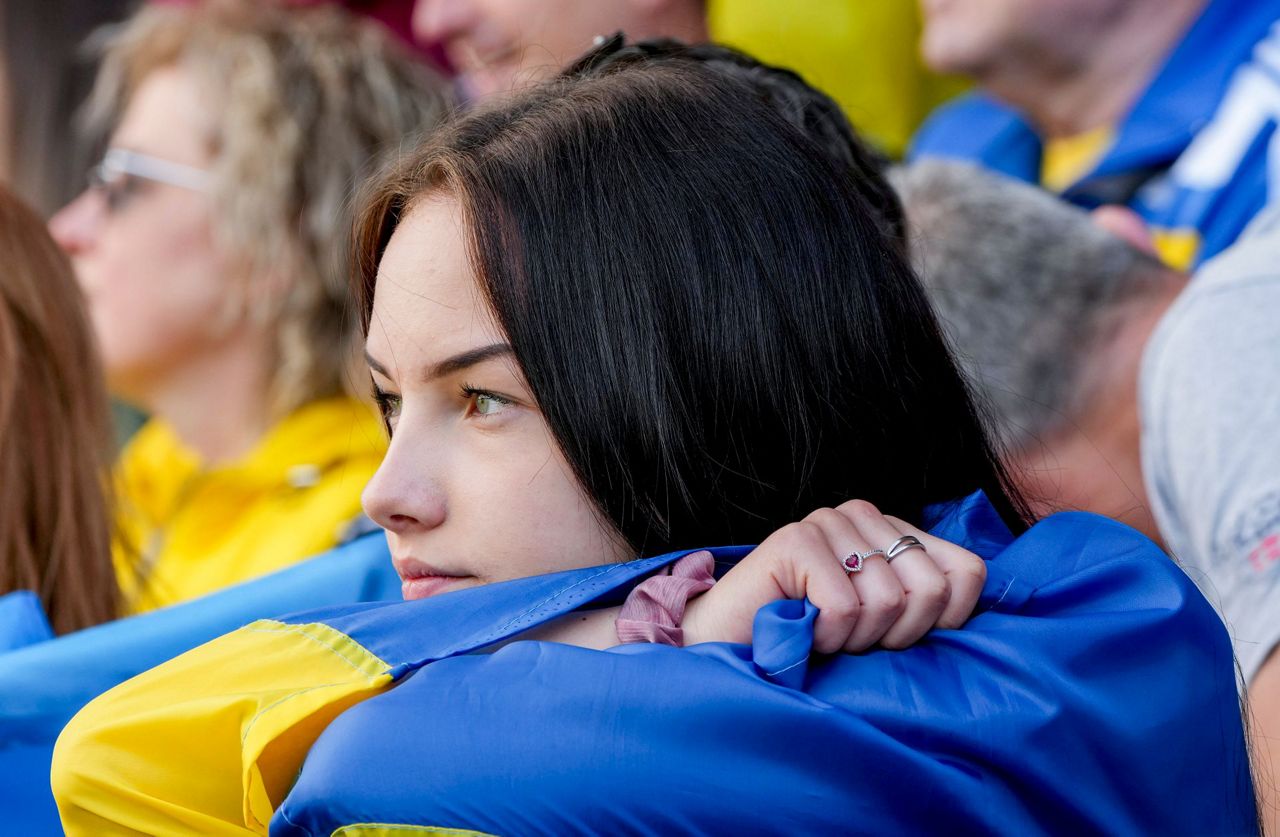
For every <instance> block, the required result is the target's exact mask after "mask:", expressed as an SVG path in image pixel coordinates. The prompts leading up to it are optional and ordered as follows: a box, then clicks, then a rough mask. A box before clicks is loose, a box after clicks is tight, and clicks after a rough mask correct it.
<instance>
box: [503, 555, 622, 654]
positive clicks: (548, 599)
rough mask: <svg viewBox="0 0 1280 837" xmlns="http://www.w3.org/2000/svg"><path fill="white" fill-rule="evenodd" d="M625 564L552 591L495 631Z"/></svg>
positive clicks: (507, 626)
mask: <svg viewBox="0 0 1280 837" xmlns="http://www.w3.org/2000/svg"><path fill="white" fill-rule="evenodd" d="M625 566H626V564H615V565H614V566H612V567H606V568H605V569H603V570H601V571H600V572H598V573H595V574H594V575H589V576H587V577H586V578H584V579H582V580H581V581H575V582H574V583H573V584H570V585H569V586H568V587H564V588H561V589H560V590H557V591H556V592H554V593H552V594H551V595H549V596H547V597H546V598H545V599H543V600H542V601H540V602H538V603H537V604H535V605H533V606H532V607H530V608H529V609H528V610H526V611H525V612H524V613H521V614H519V615H517V616H514V617H512V619H511V621H510V622H508V623H507V624H505V625H503V626H502V627H500V628H498V630H497V631H495V633H502V632H503V631H505V630H507V629H508V628H510V627H511V626H512V625H514V624H516V623H517V622H519V621H520V620H521V619H524V618H525V617H526V616H528V615H529V614H530V613H533V612H534V611H536V610H538V608H540V607H542V606H544V605H546V604H547V603H548V602H552V601H555V600H556V599H558V598H560V597H561V596H563V595H564V594H566V593H568V592H569V591H570V590H573V589H574V588H575V587H581V586H582V585H584V584H587V583H589V582H591V581H594V580H595V579H597V578H599V577H601V576H603V575H608V574H609V573H611V572H616V571H617V570H619V569H621V568H622V567H625ZM491 636H492V634H491Z"/></svg>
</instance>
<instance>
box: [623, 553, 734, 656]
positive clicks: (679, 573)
mask: <svg viewBox="0 0 1280 837" xmlns="http://www.w3.org/2000/svg"><path fill="white" fill-rule="evenodd" d="M714 571H715V559H714V558H713V557H712V555H711V553H710V552H707V551H706V550H703V551H701V552H694V553H691V554H689V555H686V556H684V557H683V558H681V559H679V560H678V561H676V562H675V563H674V564H672V565H671V566H670V568H669V572H668V573H663V574H659V575H654V576H651V577H650V578H647V579H645V580H644V581H642V582H640V584H638V585H636V587H635V589H634V590H632V591H631V594H630V595H628V596H627V600H626V602H624V603H623V605H622V611H621V613H619V615H618V618H617V621H616V622H615V630H616V631H617V636H618V640H619V641H621V642H624V643H625V642H656V643H662V644H664V645H675V646H681V645H687V644H691V643H690V638H688V636H687V635H686V633H685V625H684V621H685V617H686V611H687V609H688V604H689V602H690V600H691V599H693V598H694V597H695V596H698V595H700V594H702V593H704V592H706V591H707V590H709V589H710V588H711V586H712V585H713V584H715V576H714Z"/></svg>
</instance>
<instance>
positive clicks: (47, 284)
mask: <svg viewBox="0 0 1280 837" xmlns="http://www.w3.org/2000/svg"><path fill="white" fill-rule="evenodd" d="M0 264H3V265H4V270H3V271H0V487H2V488H0V593H10V592H13V591H18V590H30V591H33V592H35V593H36V594H38V596H39V599H40V603H41V604H42V605H43V608H44V612H45V613H46V614H47V615H48V619H49V622H50V623H51V625H52V627H53V630H54V631H56V632H57V633H60V634H61V633H67V632H69V631H74V630H78V629H80V628H85V627H88V626H89V625H95V624H97V623H99V622H105V621H107V620H108V619H112V618H114V617H115V615H116V599H117V597H118V590H117V587H116V580H115V576H114V574H113V572H112V569H111V558H110V554H111V552H110V525H109V515H108V501H107V499H106V496H105V494H104V491H103V489H104V484H105V482H106V478H107V474H108V470H109V468H110V455H111V454H110V451H111V434H110V430H109V427H110V424H109V420H108V412H107V396H106V391H105V389H104V387H103V383H102V373H101V367H100V366H99V362H98V357H97V352H96V351H95V350H94V347H93V339H92V335H91V334H90V332H89V323H88V319H87V317H86V316H85V311H84V306H83V303H82V301H81V298H80V291H79V289H78V288H77V287H76V282H75V276H74V275H73V274H72V272H71V265H70V264H69V263H68V262H67V258H66V256H64V255H63V254H62V252H61V251H60V250H59V249H58V246H57V244H55V243H54V242H53V240H52V239H50V238H49V234H48V233H47V232H46V231H45V229H44V222H43V221H42V220H41V219H40V218H39V217H38V216H37V215H36V214H35V212H33V211H32V210H31V209H29V208H28V207H26V206H24V205H23V204H22V203H21V202H20V201H19V200H18V199H17V198H15V197H14V196H13V195H12V194H11V193H10V192H9V191H8V190H6V189H3V188H0ZM12 644H14V643H13V642H12V641H9V640H6V638H5V637H0V648H3V647H6V646H9V645H12Z"/></svg>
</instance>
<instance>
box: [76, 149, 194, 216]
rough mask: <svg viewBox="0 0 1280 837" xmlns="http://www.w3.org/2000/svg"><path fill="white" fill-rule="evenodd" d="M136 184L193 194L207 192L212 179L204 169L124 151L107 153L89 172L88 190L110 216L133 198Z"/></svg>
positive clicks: (111, 150)
mask: <svg viewBox="0 0 1280 837" xmlns="http://www.w3.org/2000/svg"><path fill="white" fill-rule="evenodd" d="M138 180H149V181H152V182H154V183H164V184H167V185H169V186H177V187H178V188H180V189H189V190H191V191H193V192H207V191H209V188H210V186H211V185H212V183H213V177H212V175H210V173H209V172H208V171H206V170H205V169H200V168H196V167H195V166H188V165H186V164H184V163H175V162H172V161H170V160H163V159H161V158H159V157H152V156H151V155H150V154H141V153H139V152H137V151H128V150H126V149H123V148H112V149H109V150H108V151H107V153H106V154H105V155H103V157H102V162H100V163H98V165H96V166H94V167H93V168H91V169H89V188H91V189H93V190H94V191H97V192H100V193H101V194H102V196H103V198H104V199H105V200H106V204H107V209H108V210H109V211H112V212H115V211H117V210H119V209H120V208H122V207H123V206H124V205H125V204H126V203H127V202H128V200H129V199H130V198H131V197H133V195H134V194H135V193H136V192H137V181H138Z"/></svg>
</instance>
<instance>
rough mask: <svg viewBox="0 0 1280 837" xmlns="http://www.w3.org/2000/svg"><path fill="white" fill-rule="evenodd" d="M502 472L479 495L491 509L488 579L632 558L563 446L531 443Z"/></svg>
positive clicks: (485, 529)
mask: <svg viewBox="0 0 1280 837" xmlns="http://www.w3.org/2000/svg"><path fill="white" fill-rule="evenodd" d="M499 470H500V473H495V474H489V475H487V476H486V478H485V479H484V480H483V481H482V482H480V483H476V484H477V485H487V486H488V487H489V490H488V491H483V492H482V493H481V494H480V496H477V497H475V498H474V499H475V500H476V501H477V507H478V508H483V509H485V510H486V512H485V514H484V515H483V517H484V518H486V520H484V521H482V522H481V523H480V527H481V528H480V529H479V531H482V532H484V533H485V540H486V545H487V548H486V552H487V554H488V556H489V557H488V559H487V560H486V564H489V565H490V567H491V568H492V569H491V570H490V571H489V574H490V576H491V578H490V579H489V580H492V581H498V580H504V579H510V578H519V577H522V576H529V575H538V574H541V573H551V572H558V571H561V570H568V569H575V568H578V567H590V566H595V565H598V564H607V563H611V562H614V561H619V560H623V559H625V558H630V557H634V556H630V555H628V554H627V552H626V550H625V548H623V547H621V546H620V545H619V544H618V543H617V539H616V537H615V535H614V533H613V532H612V530H611V529H610V528H609V527H607V526H605V525H602V523H601V521H600V519H599V517H598V516H597V515H596V514H595V507H594V505H593V503H592V502H591V500H590V499H589V498H588V497H587V496H586V494H585V493H584V492H583V491H582V489H581V488H580V487H579V485H578V482H577V480H576V479H575V478H574V477H573V475H572V474H571V472H570V469H569V466H568V464H567V463H566V462H565V461H564V459H563V457H562V456H561V455H560V453H559V450H558V449H556V448H554V447H551V446H550V445H549V444H545V443H544V444H541V445H532V444H531V445H529V446H527V447H526V449H525V451H524V452H523V454H522V455H517V456H515V457H510V458H506V459H504V460H503V461H502V464H501V468H500V469H499Z"/></svg>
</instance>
